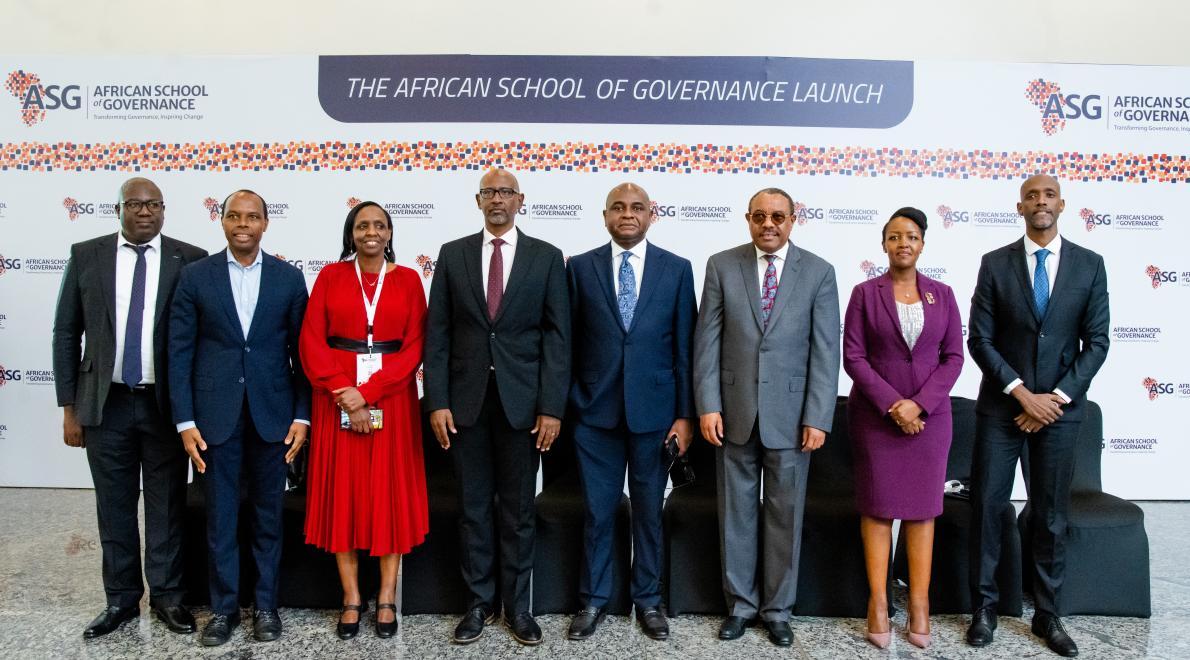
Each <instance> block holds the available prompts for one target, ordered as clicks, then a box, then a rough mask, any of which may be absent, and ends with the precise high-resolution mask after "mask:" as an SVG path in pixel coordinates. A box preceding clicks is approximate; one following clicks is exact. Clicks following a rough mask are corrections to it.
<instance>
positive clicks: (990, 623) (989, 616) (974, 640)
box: [967, 605, 996, 646]
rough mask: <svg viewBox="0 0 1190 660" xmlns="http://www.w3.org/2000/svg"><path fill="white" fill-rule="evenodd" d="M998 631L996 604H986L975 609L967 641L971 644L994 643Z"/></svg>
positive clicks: (983, 644)
mask: <svg viewBox="0 0 1190 660" xmlns="http://www.w3.org/2000/svg"><path fill="white" fill-rule="evenodd" d="M995 632H996V606H995V605H984V606H983V607H981V608H979V609H977V610H975V614H974V615H973V616H972V617H971V626H970V627H969V628H967V643H968V644H970V645H971V646H987V645H988V644H991V643H992V638H993V637H994V635H993V633H995Z"/></svg>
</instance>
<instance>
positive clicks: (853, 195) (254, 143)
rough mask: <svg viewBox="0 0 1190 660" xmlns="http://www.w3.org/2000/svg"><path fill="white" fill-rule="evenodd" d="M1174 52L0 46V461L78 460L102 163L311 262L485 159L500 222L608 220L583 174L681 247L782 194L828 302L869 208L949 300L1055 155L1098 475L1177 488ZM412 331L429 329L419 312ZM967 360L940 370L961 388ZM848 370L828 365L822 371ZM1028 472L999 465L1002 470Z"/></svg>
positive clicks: (435, 223)
mask: <svg viewBox="0 0 1190 660" xmlns="http://www.w3.org/2000/svg"><path fill="white" fill-rule="evenodd" d="M1188 73H1190V71H1188V70H1187V69H1184V68H1165V67H1130V66H1095V65H1053V64H995V63H953V62H946V63H942V62H904V61H871V60H823V59H801V58H740V57H515V56H466V55H448V56H405V55H399V56H398V55H394V56H358V57H357V56H342V57H339V56H336V57H278V58H161V57H150V58H74V57H72V58H45V57H27V58H14V57H5V58H0V78H2V80H3V84H4V88H3V90H0V227H2V232H0V237H2V238H0V486H67V487H89V486H90V484H91V481H90V475H89V473H88V469H87V463H86V458H85V456H84V453H83V452H82V451H79V450H76V449H72V448H69V447H66V446H65V445H64V444H63V443H62V439H61V413H60V411H59V410H58V409H57V407H56V404H55V397H54V386H53V381H54V376H53V371H52V365H51V358H50V331H51V328H52V325H53V314H54V305H55V301H56V298H57V293H58V287H59V283H60V281H61V277H62V273H63V271H64V269H65V266H66V259H67V256H68V254H69V246H70V244H71V243H74V242H77V241H81V240H84V239H88V238H91V237H94V236H97V235H100V234H104V233H114V232H116V231H117V220H116V215H115V203H116V195H117V190H118V188H119V186H120V184H121V182H122V181H124V180H125V179H127V178H128V177H131V176H145V177H148V178H150V179H152V180H153V181H154V182H156V183H157V184H158V185H159V186H160V188H161V190H162V191H163V193H164V196H165V202H166V210H165V227H164V232H165V233H166V234H167V235H170V236H173V237H176V238H180V239H183V240H186V241H189V242H191V243H195V244H197V245H200V246H203V247H205V248H207V249H208V250H211V251H214V250H217V249H220V248H221V247H222V246H223V245H224V239H223V234H222V231H221V228H220V224H219V222H218V219H219V204H220V202H221V200H222V199H223V198H224V197H225V196H226V195H227V194H228V193H229V192H231V191H233V190H235V189H239V188H251V189H253V190H256V191H258V192H259V193H260V194H261V195H262V196H263V197H264V198H265V199H266V200H267V202H268V205H269V215H270V219H271V222H270V224H269V227H268V231H267V233H266V234H265V239H264V249H265V250H266V251H268V252H270V253H273V254H277V255H278V256H283V257H284V258H285V259H286V260H288V261H289V262H290V263H292V264H293V265H294V266H296V267H297V268H299V269H301V270H302V271H303V272H304V273H305V275H306V278H307V282H308V283H309V284H310V285H313V283H314V280H315V278H316V277H317V276H318V272H319V270H320V269H321V268H322V267H323V266H324V265H325V264H327V263H330V262H332V261H334V260H335V259H336V258H337V256H338V254H339V249H340V241H341V232H342V226H343V220H344V217H345V215H346V213H347V211H348V210H349V209H350V208H351V207H352V206H353V205H354V204H356V203H358V202H359V201H361V200H374V201H376V202H379V203H380V204H382V205H383V206H384V207H385V208H386V209H388V211H389V212H390V213H391V214H392V216H393V221H394V224H395V229H396V238H395V250H396V255H397V260H398V262H399V263H401V264H402V265H405V266H408V267H410V268H414V269H416V270H417V271H418V272H419V273H421V275H422V276H423V278H424V279H423V282H424V284H425V287H426V291H427V292H428V291H429V285H430V281H431V279H432V278H433V276H434V265H435V259H436V255H437V251H438V249H439V246H440V245H441V244H442V243H443V242H444V241H447V240H450V239H453V238H456V237H459V236H462V235H464V234H468V233H473V232H476V231H479V229H480V228H481V226H482V216H481V214H480V213H479V211H478V209H477V208H476V203H475V198H474V194H475V192H476V190H477V189H478V183H479V178H480V176H481V175H482V173H483V172H484V171H485V170H487V169H488V168H490V167H493V166H501V167H505V168H508V169H510V170H513V171H514V172H515V173H516V175H517V176H518V178H519V180H520V183H521V188H522V190H523V192H524V193H525V206H524V209H523V210H522V214H521V216H520V217H519V218H518V220H517V225H518V226H519V227H520V228H521V229H522V230H523V231H525V232H526V233H528V234H531V235H533V236H536V237H539V238H542V239H545V240H547V241H550V242H552V243H554V244H556V245H557V246H558V247H560V248H561V249H562V251H563V252H564V253H565V254H568V255H569V254H577V253H579V252H582V251H585V250H588V249H590V248H592V247H595V246H596V245H598V244H600V243H602V242H604V241H606V240H608V237H607V233H606V231H605V229H604V228H603V224H602V218H601V215H600V213H601V211H602V209H603V201H604V198H605V196H606V194H607V191H608V190H609V189H610V188H611V187H613V186H614V185H616V184H618V183H621V182H625V181H631V182H635V183H637V184H640V185H641V186H643V187H644V188H645V189H646V190H647V191H648V192H649V193H650V195H651V197H652V199H653V201H654V205H655V211H656V222H655V224H654V225H653V227H652V229H651V230H650V233H649V239H650V240H651V241H654V242H656V243H657V244H659V245H661V246H663V247H666V248H668V249H670V250H672V251H674V252H677V253H679V254H681V255H684V256H686V257H687V258H689V259H690V260H691V261H692V262H693V264H694V270H695V278H696V281H697V282H698V284H699V286H700V288H701V278H702V274H703V267H704V264H705V262H706V259H707V257H708V256H710V255H711V254H712V253H714V252H717V251H719V250H722V249H726V248H728V247H731V246H735V245H739V244H741V243H744V242H747V240H748V229H747V225H746V221H745V219H744V217H743V216H744V212H745V211H746V209H747V202H748V198H749V197H750V196H751V194H752V193H753V192H755V191H756V190H758V189H759V188H762V187H767V186H777V187H780V188H783V189H785V190H787V191H788V192H789V193H790V194H791V195H792V197H793V198H794V199H795V200H796V201H797V204H796V207H797V208H796V211H797V224H796V226H795V227H794V229H793V233H792V240H793V241H794V242H795V243H797V244H798V245H799V246H801V247H803V248H806V249H809V250H811V251H813V252H815V253H817V254H819V255H821V256H822V257H824V258H826V259H827V260H829V261H830V262H831V263H832V264H834V266H835V269H836V273H837V275H838V280H839V287H840V296H841V299H840V301H839V302H840V307H842V306H844V305H846V302H847V297H848V295H849V294H850V291H851V288H852V287H853V286H854V285H855V284H857V283H859V282H861V281H864V280H866V279H869V278H873V277H877V276H879V275H881V274H882V273H883V272H884V271H885V269H886V266H887V259H886V257H885V255H884V254H883V253H882V252H881V249H880V228H881V226H882V225H883V223H884V221H885V220H886V219H887V218H888V216H889V214H890V213H891V212H892V211H894V210H895V209H897V208H899V207H902V206H916V207H918V208H921V209H922V210H924V211H925V212H926V214H927V215H928V216H929V221H930V228H929V231H928V233H927V236H926V243H925V245H926V247H925V252H924V253H923V255H922V258H921V261H920V263H919V266H920V268H921V270H922V271H924V272H925V273H926V274H928V275H929V276H931V277H934V278H937V279H940V280H942V281H943V282H946V283H947V284H949V285H950V286H951V287H952V288H953V289H954V290H955V292H956V294H957V295H958V298H959V299H960V301H961V302H962V306H963V307H964V309H963V315H964V319H965V317H966V313H967V310H966V306H967V301H969V300H970V295H971V291H972V288H973V285H974V280H975V275H976V272H977V269H978V266H979V257H980V255H981V254H983V253H984V252H987V251H989V250H992V249H994V248H996V247H999V246H1001V245H1004V244H1007V243H1009V242H1012V241H1014V240H1016V239H1017V238H1018V237H1019V236H1020V235H1021V234H1022V233H1023V225H1022V221H1021V219H1020V217H1019V216H1018V215H1017V214H1016V212H1015V203H1016V201H1017V200H1018V188H1019V185H1020V183H1021V182H1022V180H1023V179H1024V178H1025V177H1027V176H1028V175H1031V174H1034V173H1038V172H1046V173H1051V174H1053V175H1055V176H1056V177H1058V179H1059V180H1060V181H1061V183H1062V192H1063V196H1064V198H1065V199H1066V210H1065V213H1063V215H1062V217H1061V219H1060V228H1061V230H1062V234H1063V236H1064V237H1065V239H1066V240H1070V241H1073V242H1075V243H1078V244H1080V245H1083V246H1086V247H1089V248H1091V249H1093V250H1096V251H1098V252H1100V253H1101V254H1103V255H1104V257H1105V259H1106V261H1107V268H1108V273H1109V284H1110V287H1109V288H1110V295H1111V308H1112V320H1111V335H1112V336H1111V339H1112V346H1111V351H1110V353H1109V355H1108V359H1107V363H1106V364H1105V365H1104V367H1103V369H1102V371H1101V372H1100V373H1099V376H1098V378H1097V379H1096V380H1095V383H1094V386H1093V387H1092V389H1091V392H1090V395H1091V397H1092V398H1093V399H1095V400H1097V401H1099V402H1100V403H1101V404H1102V406H1103V409H1104V417H1105V420H1104V425H1105V434H1104V435H1105V439H1104V443H1105V444H1104V448H1103V475H1104V476H1103V478H1104V485H1105V487H1106V489H1108V490H1109V491H1111V492H1114V493H1116V494H1119V495H1121V496H1125V497H1129V498H1133V499H1188V498H1190V480H1188V479H1186V477H1185V466H1186V465H1187V464H1188V460H1190V447H1188V446H1187V431H1186V420H1187V419H1188V418H1190V358H1188V353H1187V351H1186V350H1185V343H1186V340H1187V339H1190V320H1187V318H1186V316H1187V315H1186V310H1187V308H1188V304H1190V252H1188V251H1187V248H1186V246H1187V244H1188V240H1190V225H1188V223H1187V214H1190V210H1188V209H1190V185H1187V184H1188V183H1190V161H1188V158H1187V154H1190V75H1188ZM433 331H434V330H433V329H432V328H431V329H430V332H433ZM978 381H979V372H978V369H977V368H976V367H975V365H974V363H973V362H971V361H970V360H968V363H967V365H966V367H965V368H964V371H963V375H962V377H961V378H960V380H959V383H958V385H957V387H956V389H955V394H957V395H962V396H969V397H973V396H974V395H975V392H976V387H977V384H978ZM849 387H850V383H849V382H848V381H847V378H846V376H845V375H844V376H843V378H842V381H841V382H840V384H839V392H840V393H841V394H845V393H846V392H847V391H848V389H849ZM1021 494H1023V490H1022V489H1020V488H1018V495H1021Z"/></svg>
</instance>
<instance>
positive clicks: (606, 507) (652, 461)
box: [566, 183, 697, 640]
mask: <svg viewBox="0 0 1190 660" xmlns="http://www.w3.org/2000/svg"><path fill="white" fill-rule="evenodd" d="M603 219H604V222H605V224H606V225H607V230H608V233H610V234H611V236H612V240H611V242H610V243H609V244H607V245H603V246H601V247H598V248H595V249H594V250H591V251H590V252H586V253H583V254H580V255H577V256H575V257H572V258H571V259H570V262H569V264H568V265H567V268H566V273H567V280H568V282H569V287H570V310H571V318H572V319H573V322H572V324H571V332H572V338H573V344H572V345H573V346H574V359H573V362H572V364H573V374H574V377H573V382H572V384H571V387H570V406H571V410H572V414H573V416H574V420H575V428H574V441H575V447H576V450H577V453H578V462H579V475H580V478H581V481H582V488H583V494H584V496H585V499H586V507H587V516H586V528H585V530H584V552H583V570H582V573H581V575H580V578H579V592H580V593H579V597H580V599H581V600H582V601H583V605H584V606H583V609H582V611H580V612H579V613H578V615H576V616H575V617H574V620H573V621H572V622H571V625H570V630H569V633H568V637H569V638H570V639H587V638H588V637H590V636H591V635H592V634H594V632H595V629H596V627H597V626H598V625H599V623H600V622H601V621H602V620H603V617H604V608H605V607H606V605H607V602H608V599H609V597H610V596H611V590H612V578H611V554H612V532H613V527H614V524H615V516H616V507H617V505H618V504H619V502H620V496H621V494H622V493H623V484H624V470H625V468H627V470H628V490H629V495H630V501H631V503H632V543H633V560H632V600H633V602H634V604H635V605H636V617H637V620H638V621H639V622H640V626H641V629H642V630H643V631H644V632H645V634H646V635H648V636H649V637H652V638H653V639H659V640H660V639H668V638H669V625H668V623H667V622H666V620H665V615H664V614H662V613H661V609H660V608H661V584H660V579H661V563H662V544H661V505H662V501H663V499H664V497H665V483H666V475H667V468H668V462H667V461H666V460H665V455H666V451H665V444H666V441H667V440H668V439H670V438H674V440H673V441H674V442H676V443H677V446H678V448H679V450H680V452H681V453H685V451H686V448H687V447H688V446H689V444H690V440H691V438H692V437H693V428H694V427H693V420H692V418H693V417H694V390H693V384H692V381H691V370H692V366H693V365H692V357H691V347H692V344H693V341H694V321H695V318H696V316H697V303H696V302H695V298H694V275H693V271H692V270H691V267H690V262H689V261H687V260H686V259H683V258H681V257H679V256H677V255H675V254H673V253H671V252H667V251H666V250H663V249H661V248H659V247H657V246H656V245H653V244H652V243H649V242H648V241H646V240H645V233H646V232H647V231H648V229H649V225H650V224H651V223H652V222H653V220H654V214H653V208H652V203H651V202H650V201H649V196H648V193H646V192H645V191H644V190H643V189H642V188H640V187H639V186H636V185H633V184H631V183H625V184H621V185H619V186H616V187H615V188H613V189H612V191H611V192H610V193H608V196H607V203H606V207H605V210H604V212H603Z"/></svg>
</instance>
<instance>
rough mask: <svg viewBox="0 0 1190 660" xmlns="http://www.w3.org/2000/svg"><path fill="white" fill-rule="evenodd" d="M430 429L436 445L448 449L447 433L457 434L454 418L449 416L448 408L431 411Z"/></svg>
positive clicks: (448, 439)
mask: <svg viewBox="0 0 1190 660" xmlns="http://www.w3.org/2000/svg"><path fill="white" fill-rule="evenodd" d="M430 428H431V429H433V431H434V437H435V438H437V439H438V444H440V445H442V448H443V449H450V436H449V435H447V432H448V431H449V432H450V433H458V432H459V430H458V429H456V428H455V418H454V415H452V414H450V408H441V409H439V410H435V411H432V412H431V413H430Z"/></svg>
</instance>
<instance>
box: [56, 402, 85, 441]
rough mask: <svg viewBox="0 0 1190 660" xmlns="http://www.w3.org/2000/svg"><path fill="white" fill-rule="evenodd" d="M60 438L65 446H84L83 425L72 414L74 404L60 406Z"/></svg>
mask: <svg viewBox="0 0 1190 660" xmlns="http://www.w3.org/2000/svg"><path fill="white" fill-rule="evenodd" d="M62 440H63V442H65V443H66V446H67V447H86V446H87V441H86V440H84V439H83V425H82V424H79V420H78V417H75V415H74V406H73V405H70V406H62Z"/></svg>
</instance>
